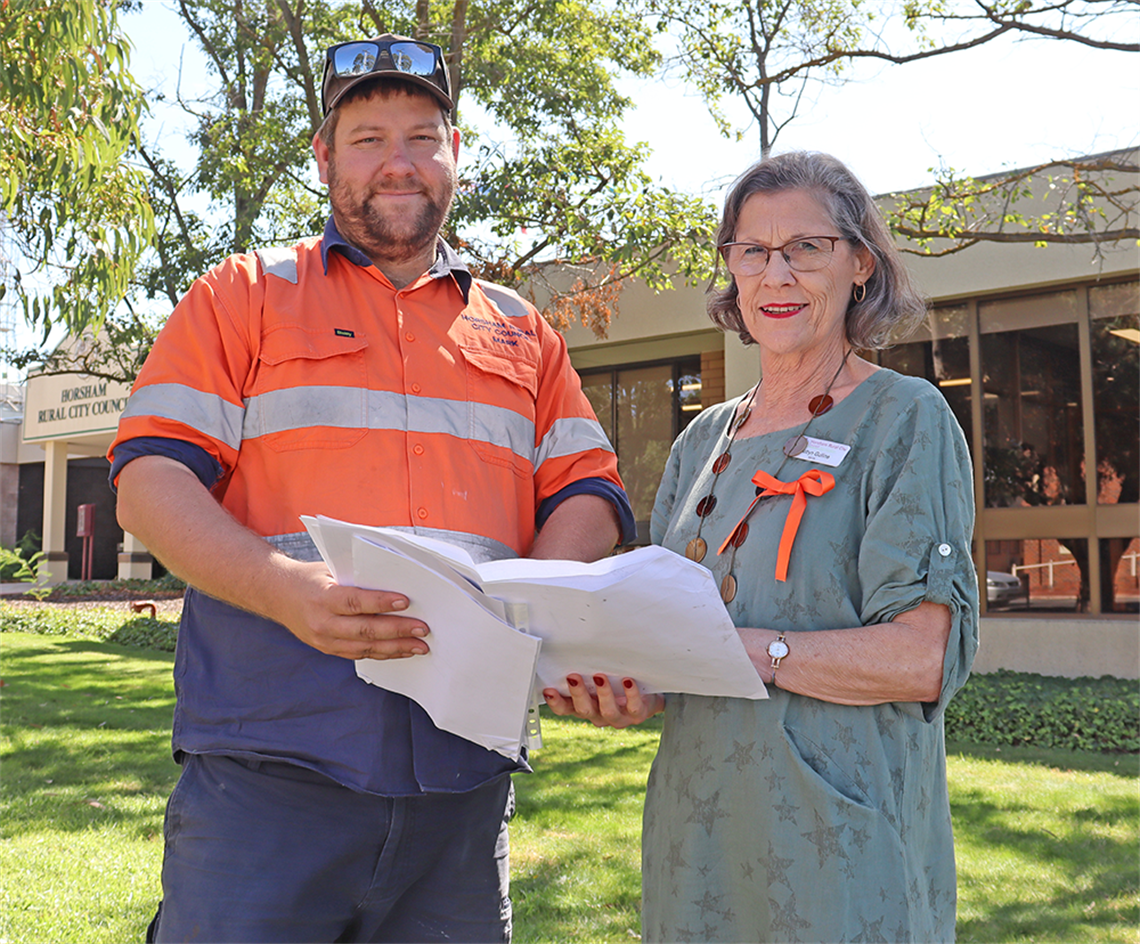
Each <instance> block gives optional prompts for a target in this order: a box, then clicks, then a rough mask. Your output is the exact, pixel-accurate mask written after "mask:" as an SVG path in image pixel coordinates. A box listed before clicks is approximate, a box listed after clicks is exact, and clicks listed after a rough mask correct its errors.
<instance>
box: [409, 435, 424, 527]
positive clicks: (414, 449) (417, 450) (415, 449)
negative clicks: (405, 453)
mask: <svg viewBox="0 0 1140 944" xmlns="http://www.w3.org/2000/svg"><path fill="white" fill-rule="evenodd" d="M412 452H414V453H415V454H416V455H417V456H422V455H423V454H424V447H423V446H421V445H420V444H419V443H416V444H415V445H414V446H412ZM420 510H421V511H422V510H423V509H420Z"/></svg>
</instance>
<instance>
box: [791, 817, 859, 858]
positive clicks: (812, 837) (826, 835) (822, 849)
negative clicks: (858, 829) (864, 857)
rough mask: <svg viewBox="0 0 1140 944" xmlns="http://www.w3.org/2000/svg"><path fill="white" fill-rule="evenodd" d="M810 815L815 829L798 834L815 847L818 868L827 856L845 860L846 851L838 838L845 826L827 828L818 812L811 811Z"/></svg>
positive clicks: (844, 824) (841, 824) (842, 824)
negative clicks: (817, 856)
mask: <svg viewBox="0 0 1140 944" xmlns="http://www.w3.org/2000/svg"><path fill="white" fill-rule="evenodd" d="M812 815H813V816H814V817H815V829H813V830H811V831H810V832H806V833H800V835H801V836H803V837H804V839H806V840H807V841H808V842H810V843H811V844H812V845H813V846H815V851H816V853H817V854H818V855H819V867H820V868H821V869H822V868H823V866H824V863H825V862H827V858H828V856H832V855H835V856H839V857H840V858H841V859H846V858H847V857H848V856H847V851H846V850H845V849H844V848H843V846H841V845H840V844H839V837H840V836H841V835H843V831H844V830H845V829H846V828H847V824H846V823H840V824H839V825H838V826H828V825H827V824H826V823H825V822H824V820H823V817H822V816H820V815H819V810H812Z"/></svg>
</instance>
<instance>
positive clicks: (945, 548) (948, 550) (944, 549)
mask: <svg viewBox="0 0 1140 944" xmlns="http://www.w3.org/2000/svg"><path fill="white" fill-rule="evenodd" d="M938 553H939V554H941V555H942V556H943V557H949V556H950V555H951V554H953V553H954V548H952V547H951V546H950V545H949V544H939V545H938Z"/></svg>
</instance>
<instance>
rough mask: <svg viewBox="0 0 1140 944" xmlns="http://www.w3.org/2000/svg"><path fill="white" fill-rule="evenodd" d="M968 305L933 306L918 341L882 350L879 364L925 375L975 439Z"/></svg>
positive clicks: (911, 373) (967, 434)
mask: <svg viewBox="0 0 1140 944" xmlns="http://www.w3.org/2000/svg"><path fill="white" fill-rule="evenodd" d="M968 314H969V309H968V308H967V307H966V306H965V305H953V306H948V307H942V308H932V309H931V310H930V312H929V314H928V315H927V321H926V324H925V325H924V326H923V328H921V329H920V330H919V331H917V332H915V335H914V340H912V341H910V342H909V343H907V344H899V345H896V346H895V347H892V348H889V349H887V350H885V351H882V352H881V353H880V355H879V363H880V364H881V365H882V366H883V367H889V368H890V369H891V370H897V371H898V372H899V373H900V374H910V375H911V376H913V377H925V378H926V379H927V380H929V381H930V382H931V383H932V384H934V385H935V386H937V387H938V389H939V390H940V391H941V392H942V395H943V396H944V397H945V398H946V402H947V403H949V404H950V409H951V410H952V411H953V412H954V416H955V417H956V418H957V420H958V424H959V425H960V426H961V427H962V432H964V433H965V434H966V442H970V441H971V436H972V432H973V421H972V416H971V413H970V345H969V338H968V337H967V335H968V334H969V327H968V324H967V318H968Z"/></svg>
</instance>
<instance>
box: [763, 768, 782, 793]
mask: <svg viewBox="0 0 1140 944" xmlns="http://www.w3.org/2000/svg"><path fill="white" fill-rule="evenodd" d="M786 779H787V778H786V777H782V776H780V774H778V773H777V772H776V771H774V770H773V771H772V772H771V773H769V774H768V776H767V777H765V778H764V782H765V783H766V784H768V790H769V791H770V792H772V793H775V792H776V791H777V790H780V789H781V788H782V787H783V786H784V781H785V780H786Z"/></svg>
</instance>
